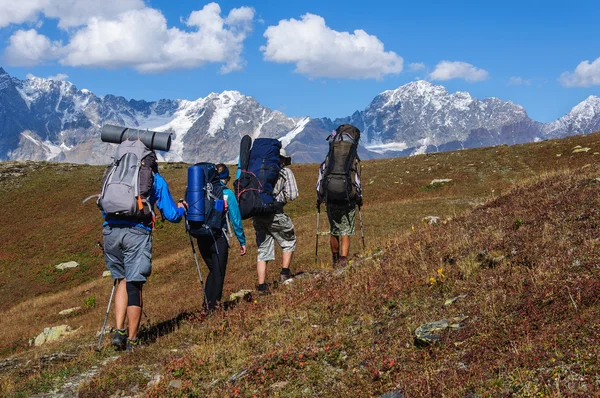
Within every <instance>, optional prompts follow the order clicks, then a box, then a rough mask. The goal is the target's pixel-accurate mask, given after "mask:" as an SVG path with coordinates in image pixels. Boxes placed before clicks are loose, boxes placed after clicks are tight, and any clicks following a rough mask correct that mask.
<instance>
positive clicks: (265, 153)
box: [233, 137, 281, 220]
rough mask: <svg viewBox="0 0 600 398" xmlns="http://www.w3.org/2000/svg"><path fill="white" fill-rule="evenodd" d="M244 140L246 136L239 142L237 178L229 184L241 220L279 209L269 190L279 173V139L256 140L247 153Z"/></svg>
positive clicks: (247, 145) (246, 144) (271, 188)
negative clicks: (231, 187)
mask: <svg viewBox="0 0 600 398" xmlns="http://www.w3.org/2000/svg"><path fill="white" fill-rule="evenodd" d="M248 138H250V137H248ZM248 141H249V140H247V139H246V137H244V139H242V143H241V146H240V165H239V166H240V172H239V178H238V179H237V181H235V182H234V185H233V186H234V190H235V196H236V198H237V200H238V203H239V208H240V213H241V216H242V219H244V220H245V219H247V218H250V217H254V216H260V215H267V214H273V213H276V212H277V211H278V210H279V207H278V206H277V203H276V202H275V197H274V194H273V190H274V188H275V185H276V184H277V179H278V178H279V173H280V171H281V163H280V158H279V151H280V150H281V142H280V141H279V140H277V139H274V138H257V139H256V140H254V144H253V145H252V149H251V150H250V149H249V147H250V145H249V144H250V143H249V142H248ZM248 151H249V154H248Z"/></svg>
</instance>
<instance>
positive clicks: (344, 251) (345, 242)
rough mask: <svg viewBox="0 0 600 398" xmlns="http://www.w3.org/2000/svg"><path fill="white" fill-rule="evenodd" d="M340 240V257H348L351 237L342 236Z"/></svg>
mask: <svg viewBox="0 0 600 398" xmlns="http://www.w3.org/2000/svg"><path fill="white" fill-rule="evenodd" d="M340 240H341V245H340V257H348V253H350V237H349V236H348V235H342V236H341V237H340Z"/></svg>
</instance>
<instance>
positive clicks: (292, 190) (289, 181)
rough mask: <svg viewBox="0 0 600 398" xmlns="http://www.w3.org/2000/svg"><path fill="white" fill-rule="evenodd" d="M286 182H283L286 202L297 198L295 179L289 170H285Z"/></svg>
mask: <svg viewBox="0 0 600 398" xmlns="http://www.w3.org/2000/svg"><path fill="white" fill-rule="evenodd" d="M286 177H287V178H286V181H285V196H286V197H285V198H286V199H287V200H295V199H297V198H298V196H299V192H298V185H297V184H296V177H294V173H292V171H291V170H290V169H286Z"/></svg>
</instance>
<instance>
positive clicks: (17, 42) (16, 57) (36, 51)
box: [4, 29, 62, 66]
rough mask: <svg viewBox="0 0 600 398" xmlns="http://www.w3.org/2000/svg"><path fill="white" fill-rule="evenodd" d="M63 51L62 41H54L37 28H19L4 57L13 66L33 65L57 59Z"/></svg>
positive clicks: (10, 40)
mask: <svg viewBox="0 0 600 398" xmlns="http://www.w3.org/2000/svg"><path fill="white" fill-rule="evenodd" d="M61 53H62V47H61V43H60V42H52V41H51V40H50V39H49V38H48V37H46V36H44V35H41V34H39V33H38V32H37V31H36V30H35V29H30V30H18V31H16V32H15V33H14V34H13V35H12V36H11V37H10V39H9V45H8V47H7V48H6V50H5V52H4V58H5V60H6V61H7V62H8V63H9V64H10V65H13V66H33V65H37V64H39V63H42V62H45V61H48V60H52V59H56V58H57V57H59V56H60V54H61Z"/></svg>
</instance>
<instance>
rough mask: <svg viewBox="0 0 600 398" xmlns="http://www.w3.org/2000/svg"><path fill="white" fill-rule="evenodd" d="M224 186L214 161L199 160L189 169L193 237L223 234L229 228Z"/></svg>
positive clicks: (189, 215) (189, 216) (187, 194)
mask: <svg viewBox="0 0 600 398" xmlns="http://www.w3.org/2000/svg"><path fill="white" fill-rule="evenodd" d="M224 188H225V187H224V186H223V184H222V183H221V181H220V180H219V174H218V173H217V168H216V167H215V165H214V164H212V163H197V164H195V165H193V166H191V167H190V168H188V185H187V188H186V190H185V201H186V202H187V203H188V211H187V216H186V217H187V228H188V231H189V232H190V234H191V235H192V236H195V237H197V236H205V235H211V234H220V233H221V231H222V230H223V228H225V225H226V223H227V218H226V217H227V215H226V213H225V202H224V200H223V189H224Z"/></svg>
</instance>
